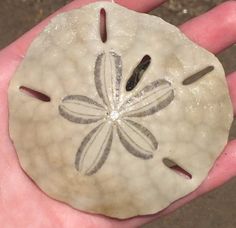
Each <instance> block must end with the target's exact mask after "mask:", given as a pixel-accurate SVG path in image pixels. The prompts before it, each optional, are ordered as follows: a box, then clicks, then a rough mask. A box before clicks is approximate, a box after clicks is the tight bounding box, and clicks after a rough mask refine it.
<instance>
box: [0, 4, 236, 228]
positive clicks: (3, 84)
mask: <svg viewBox="0 0 236 228" xmlns="http://www.w3.org/2000/svg"><path fill="white" fill-rule="evenodd" d="M93 1H94V0H93ZM93 1H91V0H75V1H73V2H72V3H70V4H69V5H67V6H65V7H64V8H62V9H60V10H59V11H58V12H56V13H55V14H58V13H60V12H64V11H68V10H71V9H74V8H79V7H81V6H82V5H85V4H88V3H91V2H93ZM115 2H117V3H118V4H121V5H123V6H126V7H128V8H130V9H133V10H136V11H140V12H148V11H150V10H152V9H154V8H156V7H157V6H159V5H160V4H161V3H163V2H164V0H149V1H146V0H140V1H131V0H117V1H115ZM55 14H54V15H55ZM49 19H50V17H49V18H48V19H46V20H45V21H43V22H42V23H40V24H39V25H38V26H36V27H35V28H33V29H32V30H31V31H30V32H28V33H26V34H25V35H24V36H22V37H21V38H19V39H18V40H17V41H15V42H14V43H12V44H11V45H9V46H8V47H6V48H5V49H3V50H2V51H1V52H0V104H1V105H0V116H1V128H0V135H1V137H0V155H1V159H0V211H1V213H0V224H1V225H3V226H4V227H35V228H38V227H44V228H51V227H54V226H56V227H78V226H79V227H85V228H87V227H103V228H107V227H112V228H115V227H122V228H123V227H124V228H125V227H129V228H130V227H131V228H132V227H138V226H141V225H142V224H144V223H148V222H150V221H152V220H154V219H157V218H159V217H161V216H163V215H165V214H167V213H170V212H172V211H174V210H175V209H176V208H178V207H180V206H181V205H183V204H185V203H187V202H189V201H190V200H192V199H194V198H196V197H198V196H199V195H202V194H203V193H206V192H208V191H210V190H212V189H214V188H216V187H218V186H220V185H222V184H223V183H225V182H226V181H228V180H230V179H231V178H232V177H234V176H236V141H231V142H229V143H228V145H227V146H226V148H225V150H224V151H223V152H222V155H221V156H220V157H219V158H218V160H217V161H216V163H215V165H214V167H213V169H212V170H211V172H210V173H209V176H208V177H207V178H206V180H205V181H204V183H203V184H202V185H201V186H200V187H199V188H198V189H197V190H196V191H195V192H193V193H191V194H190V195H188V196H187V197H185V198H183V199H180V200H178V201H177V202H175V203H173V204H172V205H171V206H170V207H169V208H167V209H165V210H164V211H162V212H160V213H158V214H156V215H151V216H143V217H138V218H132V219H128V220H115V219H110V218H106V217H103V216H99V215H91V214H87V213H83V212H80V211H78V210H75V209H72V208H71V207H69V206H67V205H65V204H63V203H60V202H58V201H55V200H53V199H50V198H49V197H48V196H46V195H45V194H44V193H43V192H41V191H40V190H39V189H38V188H37V186H36V185H35V184H34V183H33V182H32V181H31V180H30V179H29V178H28V177H27V175H26V174H25V173H24V172H23V171H22V169H21V168H20V165H19V162H18V159H17V155H16V153H15V150H14V148H13V145H12V143H11V141H10V138H9V134H8V106H7V89H8V84H9V81H10V79H11V77H12V75H13V73H14V72H15V70H16V67H17V66H18V65H19V63H20V62H21V60H22V58H23V57H24V55H25V53H26V50H27V48H28V47H29V45H30V43H31V42H32V40H33V39H34V38H35V37H36V36H37V34H38V33H39V32H40V31H42V29H43V28H44V26H45V25H47V24H48V22H49ZM216 21H217V23H216ZM180 29H181V30H182V31H183V32H184V33H185V34H186V35H187V36H188V37H189V38H190V39H192V40H193V41H194V42H196V43H198V44H199V45H200V46H202V47H204V48H206V49H208V50H209V51H211V52H213V53H215V54H216V53H219V52H221V51H222V50H224V49H225V48H227V47H229V46H231V45H232V44H234V43H235V42H236V1H228V2H226V3H224V4H222V5H220V6H218V7H216V8H215V9H212V10H211V11H209V12H207V13H206V14H204V15H202V16H200V17H197V18H195V19H192V20H191V21H188V22H187V23H185V24H184V25H182V26H181V27H180ZM205 31H207V32H205ZM227 81H228V85H229V90H230V95H231V100H232V103H233V106H234V111H235V113H236V72H234V73H232V74H230V75H229V76H228V77H227Z"/></svg>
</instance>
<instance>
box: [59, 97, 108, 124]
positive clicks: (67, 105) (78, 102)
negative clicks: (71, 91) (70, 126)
mask: <svg viewBox="0 0 236 228" xmlns="http://www.w3.org/2000/svg"><path fill="white" fill-rule="evenodd" d="M59 113H60V115H61V116H62V117H64V118H65V119H67V120H69V121H71V122H74V123H79V124H90V123H94V122H97V121H99V120H101V119H103V118H104V117H105V115H106V110H105V108H104V107H103V106H102V105H101V104H99V103H98V102H96V101H94V100H92V99H91V98H89V97H86V96H82V95H69V96H66V97H65V98H64V99H63V100H62V102H61V104H60V105H59Z"/></svg>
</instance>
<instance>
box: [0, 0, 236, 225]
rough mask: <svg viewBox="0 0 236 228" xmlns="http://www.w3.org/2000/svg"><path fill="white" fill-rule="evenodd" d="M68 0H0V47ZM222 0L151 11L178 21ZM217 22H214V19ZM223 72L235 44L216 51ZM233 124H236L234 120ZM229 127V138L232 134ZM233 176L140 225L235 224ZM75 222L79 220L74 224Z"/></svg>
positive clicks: (192, 0) (231, 63)
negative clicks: (187, 201) (180, 205)
mask: <svg viewBox="0 0 236 228" xmlns="http://www.w3.org/2000/svg"><path fill="white" fill-rule="evenodd" d="M68 2H71V0H2V1H0V48H3V47H5V46H6V45H7V44H9V43H11V42H12V41H14V40H15V39H16V38H17V37H19V36H20V35H21V34H23V33H24V32H26V31H27V30H29V29H30V28H32V27H33V26H34V25H35V24H37V23H38V22H39V21H41V20H42V19H43V18H45V17H46V16H48V15H49V14H50V13H52V12H54V11H55V10H56V9H58V8H60V7H61V6H63V5H65V4H66V3H68ZM221 2H224V1H223V0H201V1H199V0H181V1H178V0H170V1H169V2H168V3H166V4H164V5H163V6H162V7H161V8H160V9H158V10H154V11H152V12H151V13H152V14H154V15H159V16H161V17H163V18H164V19H166V20H167V21H169V22H171V23H173V24H176V25H179V24H181V23H183V22H184V21H186V20H188V19H190V18H192V17H195V16H197V15H199V14H202V13H204V12H206V11H207V10H209V9H210V8H212V7H214V6H216V5H217V4H220V3H221ZM216 23H217V22H216ZM219 58H220V60H221V62H222V63H223V65H224V67H225V70H226V72H231V71H233V70H236V64H235V63H236V61H235V59H236V47H235V46H234V47H231V48H230V49H228V50H226V51H224V52H223V53H221V54H220V55H219ZM234 125H235V126H236V124H234ZM235 126H233V127H232V131H231V139H232V138H235V136H236V130H235V129H236V127H235ZM235 192H236V179H234V180H231V181H230V182H229V183H227V184H226V185H224V186H223V187H221V188H218V189H217V190H215V191H213V192H211V193H209V194H207V195H205V196H203V197H201V198H199V199H196V200H194V201H193V202H191V203H189V204H188V205H186V206H184V207H182V208H180V209H179V210H177V211H176V212H175V213H172V214H171V215H169V216H167V217H165V218H162V219H160V220H158V221H155V222H153V223H151V224H148V225H146V226H143V228H179V227H181V228H221V227H222V228H235V227H236V197H235ZM78 226H79V224H78Z"/></svg>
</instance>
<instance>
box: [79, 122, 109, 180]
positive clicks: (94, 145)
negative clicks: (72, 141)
mask: <svg viewBox="0 0 236 228" xmlns="http://www.w3.org/2000/svg"><path fill="white" fill-rule="evenodd" d="M112 141H113V127H112V124H111V123H110V122H103V123H101V124H100V125H98V126H97V127H96V128H94V129H93V130H92V131H90V132H89V134H88V135H87V136H86V137H85V138H84V139H83V141H82V143H81V145H80V147H79V149H78V152H77V154H76V159H75V167H76V169H77V170H78V171H79V172H81V173H82V174H85V175H88V176H90V175H92V174H94V173H96V172H97V171H98V170H99V169H100V168H101V167H102V165H103V164H104V163H105V161H106V159H107V157H108V154H109V152H110V150H111V145H112Z"/></svg>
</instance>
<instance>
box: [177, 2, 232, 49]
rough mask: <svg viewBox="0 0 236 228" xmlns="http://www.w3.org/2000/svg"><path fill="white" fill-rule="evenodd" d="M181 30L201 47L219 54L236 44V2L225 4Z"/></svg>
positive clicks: (186, 24) (188, 23)
mask: <svg viewBox="0 0 236 228" xmlns="http://www.w3.org/2000/svg"><path fill="white" fill-rule="evenodd" d="M180 29H181V30H182V31H183V32H184V33H185V34H186V35H187V36H188V37H189V38H190V39H191V40H193V41H194V42H196V43H198V44H199V45H200V46H202V47H204V48H206V49H208V50H209V51H211V52H213V53H218V52H220V51H222V50H224V49H225V48H227V47H229V46H231V45H232V44H234V43H235V42H236V1H228V2H226V3H223V4H221V5H220V6H218V7H216V8H214V9H213V10H210V11H208V12H207V13H205V14H203V15H201V16H199V17H196V18H194V19H192V20H190V21H188V22H186V23H185V24H183V25H182V26H180Z"/></svg>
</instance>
